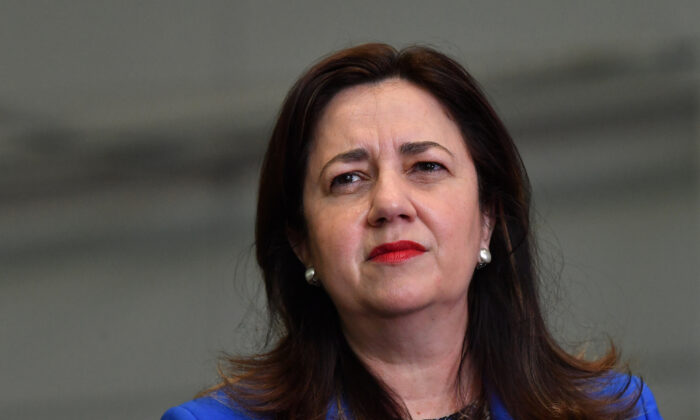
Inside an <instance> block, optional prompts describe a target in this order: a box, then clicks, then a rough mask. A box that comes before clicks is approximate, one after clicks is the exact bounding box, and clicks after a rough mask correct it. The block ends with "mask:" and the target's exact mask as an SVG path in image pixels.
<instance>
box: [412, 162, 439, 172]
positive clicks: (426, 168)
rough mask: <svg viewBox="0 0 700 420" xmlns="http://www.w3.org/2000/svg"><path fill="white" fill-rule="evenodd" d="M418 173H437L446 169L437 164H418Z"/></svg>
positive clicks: (416, 167)
mask: <svg viewBox="0 0 700 420" xmlns="http://www.w3.org/2000/svg"><path fill="white" fill-rule="evenodd" d="M414 168H415V169H416V170H417V171H421V172H436V171H440V170H443V169H445V167H444V166H443V165H441V164H439V163H437V162H418V163H416V164H415V165H414Z"/></svg>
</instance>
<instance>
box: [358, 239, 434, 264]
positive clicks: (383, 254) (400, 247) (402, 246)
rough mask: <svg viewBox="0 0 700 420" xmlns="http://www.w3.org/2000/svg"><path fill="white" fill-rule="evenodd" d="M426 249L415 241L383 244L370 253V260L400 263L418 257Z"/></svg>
mask: <svg viewBox="0 0 700 420" xmlns="http://www.w3.org/2000/svg"><path fill="white" fill-rule="evenodd" d="M425 251H426V249H425V247H424V246H423V245H421V244H419V243H416V242H413V241H397V242H391V243H386V244H381V245H379V246H378V247H376V248H374V249H373V250H372V252H370V253H369V258H368V259H369V260H370V261H374V262H378V263H384V264H398V263H400V262H403V261H406V260H408V259H410V258H413V257H416V256H418V255H420V254H422V253H424V252H425Z"/></svg>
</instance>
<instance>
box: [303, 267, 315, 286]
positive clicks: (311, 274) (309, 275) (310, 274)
mask: <svg viewBox="0 0 700 420" xmlns="http://www.w3.org/2000/svg"><path fill="white" fill-rule="evenodd" d="M304 277H305V278H306V282H307V283H309V284H310V285H312V286H318V279H317V278H316V270H314V268H313V267H309V268H307V269H306V271H305V272H304Z"/></svg>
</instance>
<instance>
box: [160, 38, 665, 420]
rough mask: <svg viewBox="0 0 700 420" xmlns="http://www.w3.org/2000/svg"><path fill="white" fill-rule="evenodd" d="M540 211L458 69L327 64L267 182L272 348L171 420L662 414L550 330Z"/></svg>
mask: <svg viewBox="0 0 700 420" xmlns="http://www.w3.org/2000/svg"><path fill="white" fill-rule="evenodd" d="M529 200H530V192H529V185H528V180H527V176H526V173H525V170H524V168H523V166H522V162H521V160H520V157H519V155H518V152H517V150H516V148H515V146H514V144H513V142H512V140H511V138H510V136H509V135H508V133H507V131H506V129H505V127H504V126H503V124H502V123H501V121H500V120H499V118H498V116H497V115H496V114H495V112H494V110H493V109H492V108H491V106H490V105H489V104H488V102H487V101H486V99H485V97H484V95H483V94H482V93H481V91H480V90H479V88H478V86H477V84H476V82H475V81H474V80H473V79H472V78H471V76H470V75H469V74H467V72H466V71H465V70H464V69H463V68H462V67H461V66H460V65H459V64H457V63H456V62H454V61H453V60H451V59H450V58H448V57H446V56H444V55H442V54H440V53H439V52H436V51H434V50H432V49H429V48H422V47H414V48H408V49H405V50H402V51H396V50H394V49H393V48H391V47H390V46H387V45H382V44H368V45H361V46H358V47H354V48H350V49H347V50H344V51H340V52H337V53H335V54H333V55H331V56H329V57H327V58H326V59H324V60H322V61H321V62H320V63H318V64H316V65H315V66H314V67H312V68H311V69H310V70H308V71H307V72H306V73H305V74H304V75H303V76H302V77H301V78H300V79H299V80H298V81H297V83H296V84H295V85H294V87H293V88H292V89H291V91H290V93H289V95H288V96H287V98H286V100H285V102H284V104H283V106H282V110H281V113H280V115H279V118H278V121H277V124H276V126H275V129H274V132H273V134H272V138H271V140H270V144H269V148H268V150H267V154H266V156H265V160H264V163H263V167H262V173H261V178H260V191H259V199H258V213H257V221H256V249H257V259H258V263H259V265H260V267H261V268H262V272H263V277H264V279H265V285H266V291H267V299H268V307H269V311H270V319H271V324H270V328H271V331H272V332H274V333H275V334H277V335H278V337H279V339H278V340H277V342H276V344H275V345H274V346H273V347H272V348H271V350H269V352H267V353H264V354H260V355H257V356H253V357H250V358H232V359H230V360H228V361H227V362H228V367H227V369H226V370H225V371H223V372H222V382H221V384H220V385H218V386H217V387H215V388H213V389H212V390H210V391H208V392H206V393H205V394H204V395H203V397H202V398H199V399H197V400H194V401H191V402H189V403H186V404H183V405H182V406H180V407H176V408H173V409H171V410H169V411H168V412H167V413H166V414H165V415H164V417H163V418H164V419H166V420H170V419H192V418H198V419H204V418H219V419H248V418H278V419H324V418H346V419H387V418H397V419H399V418H401V419H406V418H412V419H426V418H450V419H452V418H455V419H456V418H470V419H485V418H491V419H508V418H515V419H555V418H560V419H563V418H625V419H629V418H635V419H637V418H639V419H644V418H649V419H656V418H660V415H659V413H658V410H657V408H656V404H655V402H654V399H653V396H652V394H651V392H650V391H649V390H648V388H646V386H644V385H643V383H642V382H641V381H640V380H638V379H637V378H634V377H631V376H629V375H626V374H621V373H614V369H615V368H616V367H617V362H618V361H617V355H616V352H615V350H614V348H613V349H611V350H610V352H609V353H608V354H607V355H606V356H604V357H603V358H601V359H599V360H595V361H585V360H582V359H580V358H577V357H574V356H571V355H569V354H568V353H566V352H565V351H564V350H562V349H561V348H560V347H559V346H558V345H557V343H556V342H555V341H554V340H553V338H552V337H551V336H550V335H549V333H548V332H547V328H546V326H545V323H544V320H543V317H542V313H541V310H540V306H539V302H538V294H537V278H536V272H535V261H534V256H533V245H532V241H533V240H532V236H531V232H530V222H529ZM304 279H305V280H306V281H304Z"/></svg>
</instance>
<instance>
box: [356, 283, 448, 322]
mask: <svg viewBox="0 0 700 420" xmlns="http://www.w3.org/2000/svg"><path fill="white" fill-rule="evenodd" d="M416 289H417V288H415V287H410V288H409V287H405V288H398V289H396V288H393V289H392V290H390V291H387V292H386V293H381V292H380V293H377V294H376V295H374V296H373V299H372V300H371V301H370V302H369V305H370V306H371V308H372V310H373V311H374V312H375V313H377V314H379V315H381V316H385V317H397V316H402V315H411V314H414V313H416V312H420V311H421V310H424V309H426V308H429V307H430V306H431V305H433V304H436V303H437V299H436V296H434V295H433V293H430V292H431V291H428V290H416ZM433 291H434V289H433Z"/></svg>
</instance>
